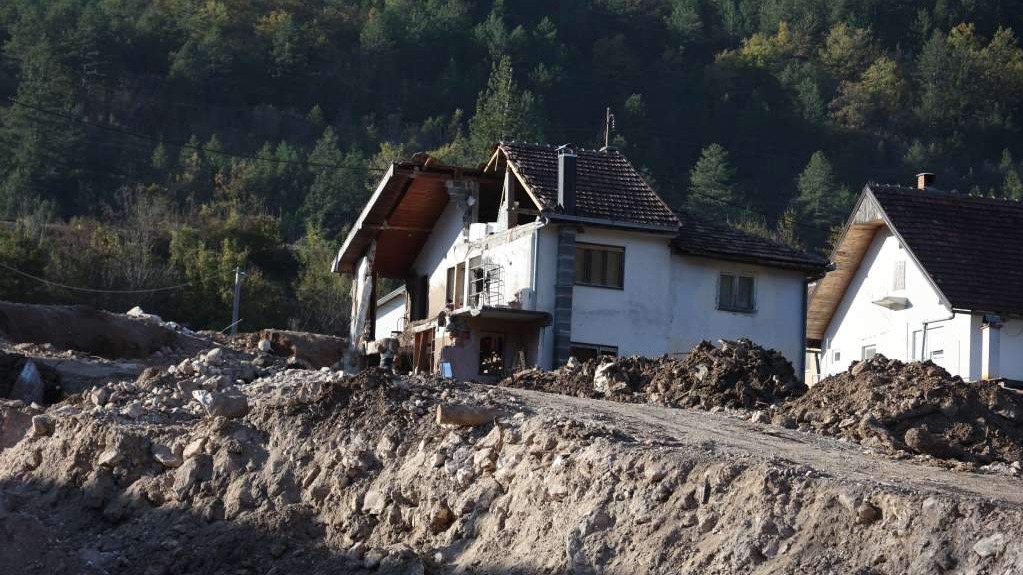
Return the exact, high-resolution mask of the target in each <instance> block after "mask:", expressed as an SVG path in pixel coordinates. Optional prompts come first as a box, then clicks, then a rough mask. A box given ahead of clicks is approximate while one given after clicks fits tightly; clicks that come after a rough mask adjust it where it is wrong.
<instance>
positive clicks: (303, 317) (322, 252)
mask: <svg viewBox="0 0 1023 575" xmlns="http://www.w3.org/2000/svg"><path fill="white" fill-rule="evenodd" d="M339 247H340V246H339V245H337V243H336V242H331V241H329V240H327V239H326V238H325V237H324V235H323V233H322V232H321V231H320V230H317V229H316V228H310V230H309V231H308V233H307V234H306V236H305V237H304V238H302V241H300V242H299V243H298V246H297V249H296V252H297V255H298V259H299V261H300V262H301V266H302V267H301V271H300V272H299V275H298V279H297V280H296V282H295V299H296V302H297V304H298V306H297V318H298V325H299V329H304V330H309V331H314V332H320V333H347V332H348V315H349V313H350V312H351V306H352V295H351V293H352V291H351V290H352V279H351V278H350V277H348V276H341V275H338V274H334V273H331V272H330V268H329V267H328V266H325V265H323V264H324V262H329V261H330V260H331V259H332V258H333V257H334V256H335V255H336V254H337V250H338V248H339Z"/></svg>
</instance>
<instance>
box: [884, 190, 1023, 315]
mask: <svg viewBox="0 0 1023 575" xmlns="http://www.w3.org/2000/svg"><path fill="white" fill-rule="evenodd" d="M867 188H868V189H869V190H870V192H871V193H872V194H873V195H874V197H875V198H877V201H878V203H879V204H880V206H881V209H882V210H884V213H885V215H887V216H888V219H889V221H891V223H892V226H893V227H894V228H895V231H896V233H897V234H898V235H899V236H901V237H902V239H903V241H904V242H905V244H906V246H907V247H908V248H909V250H910V251H911V252H912V253H913V255H914V256H915V257H916V259H917V261H919V263H920V265H921V266H923V268H924V271H925V272H926V273H927V274H928V275H929V276H930V277H931V279H932V280H933V281H934V283H935V285H936V286H938V289H940V290H941V292H942V293H943V294H944V295H945V297H946V298H947V299H948V301H949V303H950V304H951V305H952V307H953V308H956V309H964V310H971V311H981V312H991V313H1002V314H1008V315H1020V314H1023V266H1020V260H1021V256H1020V254H1023V204H1020V203H1019V202H1016V201H1012V200H1001V199H993V198H977V197H970V196H963V195H958V194H953V193H948V192H940V191H937V190H932V189H928V190H927V191H921V190H918V189H916V188H906V187H902V186H891V185H882V184H873V183H871V184H868V185H867Z"/></svg>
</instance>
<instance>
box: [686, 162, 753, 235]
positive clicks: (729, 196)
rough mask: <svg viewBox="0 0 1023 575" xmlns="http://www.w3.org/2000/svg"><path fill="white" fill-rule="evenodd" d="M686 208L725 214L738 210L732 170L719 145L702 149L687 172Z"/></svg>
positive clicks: (737, 198)
mask: <svg viewBox="0 0 1023 575" xmlns="http://www.w3.org/2000/svg"><path fill="white" fill-rule="evenodd" d="M686 202H687V205H688V207H689V209H691V210H694V211H696V212H698V213H703V214H706V215H719V216H725V217H727V216H729V215H734V214H736V213H738V210H741V209H742V206H741V203H740V202H741V198H740V194H739V191H738V186H737V185H736V182H735V169H734V168H732V165H731V164H730V163H729V160H728V152H727V151H726V150H725V149H724V148H723V147H722V146H721V145H720V144H711V145H709V146H707V147H706V148H704V149H703V152H702V153H701V154H700V159H699V160H698V161H697V162H696V165H694V166H693V169H692V170H690V172H689V195H688V197H687V200H686Z"/></svg>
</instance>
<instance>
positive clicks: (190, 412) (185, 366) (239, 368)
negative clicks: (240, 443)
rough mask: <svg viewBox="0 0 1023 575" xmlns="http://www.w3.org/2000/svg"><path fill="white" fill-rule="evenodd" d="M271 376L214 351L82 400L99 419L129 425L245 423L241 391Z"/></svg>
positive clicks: (150, 370)
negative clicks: (204, 420)
mask: <svg viewBox="0 0 1023 575" xmlns="http://www.w3.org/2000/svg"><path fill="white" fill-rule="evenodd" d="M266 374H267V372H266V371H264V370H261V369H260V368H258V367H256V366H255V365H254V364H253V362H252V361H249V360H248V359H245V358H243V357H242V356H240V355H239V354H237V353H236V352H233V351H230V350H225V349H224V348H221V347H215V348H213V349H210V350H206V351H203V352H201V353H199V354H197V355H196V356H195V357H194V358H189V359H185V360H183V361H181V362H180V363H178V364H177V365H171V366H169V367H167V368H160V367H148V368H146V369H145V370H143V371H142V373H141V374H139V376H138V378H137V379H136V380H135V381H113V382H108V383H106V384H104V385H101V386H97V387H95V388H94V389H92V390H90V391H88V392H85V393H83V394H82V395H81V396H79V400H78V401H79V407H81V408H83V409H87V410H89V411H90V412H91V413H92V414H94V415H110V416H119V417H123V418H128V419H142V418H146V419H154V418H162V417H172V418H195V417H201V416H203V415H211V416H225V417H229V418H233V417H242V416H244V415H245V414H246V413H248V404H247V401H246V399H245V395H244V393H242V391H241V389H240V386H243V385H245V384H247V383H249V382H251V381H253V380H255V379H256V378H257V377H259V376H260V375H266Z"/></svg>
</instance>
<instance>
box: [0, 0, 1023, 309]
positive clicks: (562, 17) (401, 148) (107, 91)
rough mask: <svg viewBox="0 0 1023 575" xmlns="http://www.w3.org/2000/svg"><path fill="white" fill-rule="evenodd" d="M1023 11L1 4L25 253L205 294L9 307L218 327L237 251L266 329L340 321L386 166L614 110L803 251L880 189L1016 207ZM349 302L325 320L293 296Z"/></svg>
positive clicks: (15, 204) (60, 297) (682, 172)
mask: <svg viewBox="0 0 1023 575" xmlns="http://www.w3.org/2000/svg"><path fill="white" fill-rule="evenodd" d="M1021 27H1023V11H1021V10H1018V6H1016V3H1014V2H1007V1H1005V0H998V1H992V2H976V1H962V0H940V1H937V2H936V1H935V0H907V1H905V2H882V1H879V0H869V1H863V2H851V1H848V0H643V1H635V0H596V1H593V2H569V3H542V2H541V3H536V2H509V1H507V0H489V1H484V2H467V1H466V0H374V1H372V2H342V1H337V0H308V1H305V2H296V1H293V0H268V1H265V2H243V1H240V0H209V1H207V0H201V1H200V0H166V1H160V2H141V1H122V0H48V1H45V2H41V1H39V0H7V1H6V2H3V3H0V44H2V52H0V54H2V59H0V98H3V97H10V98H13V99H15V100H17V101H19V102H23V103H25V104H28V105H29V106H31V107H26V106H21V105H17V104H12V103H11V102H9V101H6V100H3V99H0V212H2V213H0V216H2V217H4V218H6V219H9V220H14V219H16V220H19V221H20V222H23V223H21V224H17V225H19V226H22V228H24V231H22V232H16V231H15V228H10V229H5V230H4V231H3V234H5V235H3V237H2V238H0V243H3V245H4V247H3V252H2V253H3V254H5V256H4V257H6V258H9V260H10V261H12V262H15V263H18V265H19V266H23V267H25V268H26V269H30V270H35V271H34V272H33V273H36V272H39V273H41V274H43V275H45V276H46V277H48V278H51V279H54V280H59V281H63V282H65V283H69V284H72V285H78V286H83V287H92V288H98V289H99V288H103V289H106V288H115V289H126V288H129V287H132V286H142V287H152V286H158V285H169V284H173V283H177V282H181V281H185V280H186V279H189V278H193V277H194V278H196V282H197V283H196V286H198V287H192V288H189V292H188V293H187V294H179V293H167V294H161V295H151V296H138V299H137V301H125V299H124V298H118V297H116V296H112V295H102V296H99V295H92V296H90V295H87V294H85V293H80V292H73V291H69V290H60V289H56V288H52V287H45V286H41V285H37V286H36V288H35V291H32V290H30V289H29V286H28V285H27V284H17V286H15V284H12V283H8V284H5V285H6V286H7V287H3V286H0V289H3V290H5V292H4V293H2V294H0V297H9V298H18V299H32V298H36V299H40V298H41V299H44V300H46V299H48V300H50V301H66V302H69V303H92V304H97V305H104V306H109V307H113V308H115V309H125V308H130V307H131V306H133V305H135V304H144V307H147V309H148V308H149V307H152V308H153V309H154V311H157V312H158V313H163V314H164V315H167V317H169V318H174V319H177V320H180V321H182V322H185V323H190V324H192V325H195V326H201V327H217V328H220V327H223V325H225V323H224V320H225V319H226V315H225V314H226V313H228V310H229V306H226V305H225V303H224V300H223V297H224V296H223V293H224V290H229V289H230V283H231V280H233V277H232V278H225V277H224V273H222V272H223V271H224V270H222V269H221V267H223V266H222V265H221V264H222V263H223V262H228V261H233V262H237V261H240V260H241V261H242V265H244V266H245V268H246V270H247V271H248V272H249V275H247V276H246V280H245V282H246V285H245V291H246V293H249V294H251V295H252V297H251V298H249V299H246V298H245V297H243V302H245V303H244V305H245V306H252V307H251V308H249V307H245V308H243V315H245V316H249V317H247V318H246V325H247V326H249V327H253V328H255V327H256V326H257V324H258V323H259V322H268V323H267V325H269V323H273V324H274V325H278V326H282V327H283V326H284V325H286V324H303V325H310V326H312V325H321V326H328V325H329V326H332V327H330V329H343V326H344V315H345V313H346V305H347V304H345V303H343V301H344V298H345V297H347V296H346V295H343V294H344V293H345V290H347V287H345V286H341V287H339V288H338V289H339V290H340V291H339V292H337V293H333V292H331V291H330V289H333V287H331V286H332V283H331V282H333V281H334V280H335V279H336V278H335V277H334V276H330V275H327V272H326V271H325V268H326V266H327V265H328V262H329V259H330V257H332V254H330V253H329V252H331V251H332V250H333V249H334V246H336V245H337V243H339V242H340V241H341V239H342V235H343V233H344V231H345V230H346V229H348V228H349V226H350V225H351V224H352V222H353V221H354V220H355V218H356V217H357V215H358V213H359V211H360V209H361V208H362V205H363V202H364V201H365V199H366V197H367V196H368V194H369V192H370V190H371V189H372V188H373V187H374V186H375V184H376V182H377V179H378V177H379V176H380V174H381V173H382V170H385V169H386V168H387V167H388V166H389V164H390V163H391V162H393V161H395V160H398V159H401V158H407V157H409V156H411V155H412V154H414V153H417V152H422V151H426V152H428V153H430V154H432V155H434V156H435V157H436V158H438V159H439V160H441V161H444V162H450V163H454V164H463V165H474V164H478V163H479V162H481V161H483V160H484V159H486V158H487V157H488V154H489V153H490V151H491V149H492V146H493V144H494V142H495V141H497V140H500V139H509V140H510V139H517V140H528V141H547V142H548V143H551V144H560V143H566V142H571V143H574V144H577V145H580V146H584V147H590V148H597V147H600V146H601V145H603V114H604V110H605V108H606V107H607V106H611V107H613V108H614V109H615V112H616V114H617V120H618V121H617V126H616V130H615V132H614V133H613V138H612V142H611V143H612V144H613V145H615V146H618V147H620V148H621V149H623V150H624V151H626V152H627V154H628V155H629V156H630V158H631V159H632V160H633V161H634V162H635V163H636V164H637V165H639V166H642V170H643V173H644V175H645V176H646V177H648V179H649V181H650V182H652V185H655V186H656V188H657V190H658V192H660V193H661V194H662V195H663V196H664V197H666V198H668V199H669V200H670V201H671V202H672V203H673V204H674V205H676V206H678V205H681V204H682V203H683V202H686V203H688V204H689V205H691V206H693V207H694V208H695V209H701V210H706V211H709V212H711V213H715V214H718V215H720V216H721V217H723V218H727V219H730V220H732V221H736V222H740V221H744V222H746V224H744V225H748V227H750V229H756V230H760V231H761V232H763V233H765V234H769V235H772V236H773V237H776V238H780V239H783V240H784V241H789V242H794V241H797V240H798V241H801V242H803V243H804V244H806V246H807V248H809V249H819V248H820V247H821V246H822V245H823V244H825V243H827V241H828V240H827V237H828V236H827V230H828V229H831V228H833V227H834V226H836V225H839V224H840V223H841V222H842V221H843V219H844V218H845V217H846V215H847V214H845V213H844V212H843V210H846V209H848V205H849V202H850V201H851V197H849V196H851V194H850V193H849V192H847V191H846V190H855V189H859V188H860V186H862V184H863V183H864V182H866V181H868V180H878V181H887V182H902V183H909V182H911V178H912V176H913V174H914V173H916V172H919V171H934V172H938V176H939V179H938V183H939V184H938V185H939V186H940V187H942V188H946V189H958V190H964V191H965V190H971V191H975V192H976V193H980V194H985V195H1001V196H1007V197H1014V198H1019V197H1020V196H1023V183H1021V175H1020V170H1021V169H1023V166H1021V165H1020V163H1019V162H1018V161H1016V160H1015V159H1014V158H1018V157H1020V154H1023V149H1021V148H1023V138H1021V136H1023V118H1021V117H1020V112H1021V110H1023V50H1021V48H1020V47H1019V42H1018V39H1017V37H1018V32H1019V30H1020V29H1021ZM33 108H39V109H33ZM710 142H720V143H721V144H723V145H724V147H721V146H716V147H715V146H711V147H707V146H708V144H709V143H710ZM180 144H186V145H184V146H182V145H180ZM725 147H727V149H728V150H729V154H726V153H725V152H724V149H725ZM817 151H819V153H820V154H819V156H818V154H816V153H815V152H817ZM217 152H220V153H217ZM811 154H813V157H812V158H811V160H810V164H809V165H807V164H806V159H807V158H808V157H810V156H811ZM686 167H692V168H693V169H692V172H691V173H690V172H689V171H688V170H686ZM825 168H827V169H825ZM794 181H796V182H797V185H796V186H793V182H794ZM827 190H830V193H825V192H826V191H827ZM694 192H697V193H694ZM722 200H724V201H725V202H727V203H723V202H722ZM786 210H789V211H786ZM41 213H50V214H52V215H51V216H48V217H45V218H40V217H39V216H38V214H41ZM32 221H36V223H24V222H32ZM40 221H41V222H43V223H39V222H40ZM311 229H312V230H316V232H315V233H314V232H309V231H308V230H311ZM18 234H21V235H18ZM310 234H312V235H310ZM307 235H309V237H307ZM186 240H187V241H186ZM225 240H230V241H229V242H226V243H225ZM172 244H173V247H174V250H173V251H174V254H172V253H171V252H172ZM313 246H315V249H314V247H313ZM328 246H329V247H328ZM328 256H330V257H328ZM315 258H322V259H323V261H322V265H321V266H320V267H317V266H316V265H313V261H314V259H315ZM186 260H187V261H186ZM4 261H8V260H6V259H5V260H4ZM200 263H201V265H200ZM224 265H227V264H224ZM228 267H229V266H228ZM19 269H20V268H19ZM228 275H230V274H228ZM225 279H226V283H225ZM5 281H8V282H11V281H14V280H13V279H12V278H7V279H6V280H5ZM337 281H343V280H337ZM335 283H336V282H335ZM335 287H336V286H335ZM21 288H24V291H23V292H19V291H18V289H21ZM328 288H330V289H328ZM300 293H302V294H305V295H301V296H300V295H299V294H300ZM317 298H319V299H317ZM329 298H334V301H335V303H336V302H342V303H336V305H335V307H337V308H338V310H339V311H338V315H336V316H335V317H334V318H333V319H331V320H330V321H329V322H324V323H321V324H317V323H316V322H317V321H319V320H318V319H317V317H312V316H308V314H306V312H305V311H303V309H304V307H305V306H306V305H307V304H306V303H302V304H300V303H299V301H302V302H312V301H320V303H319V304H317V305H318V307H319V308H320V309H326V306H325V304H324V303H323V301H327V300H328V299H329ZM303 314H306V315H303ZM250 320H251V321H252V322H254V323H253V324H249V323H248V322H249V321H250ZM323 329H327V328H326V327H323Z"/></svg>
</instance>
